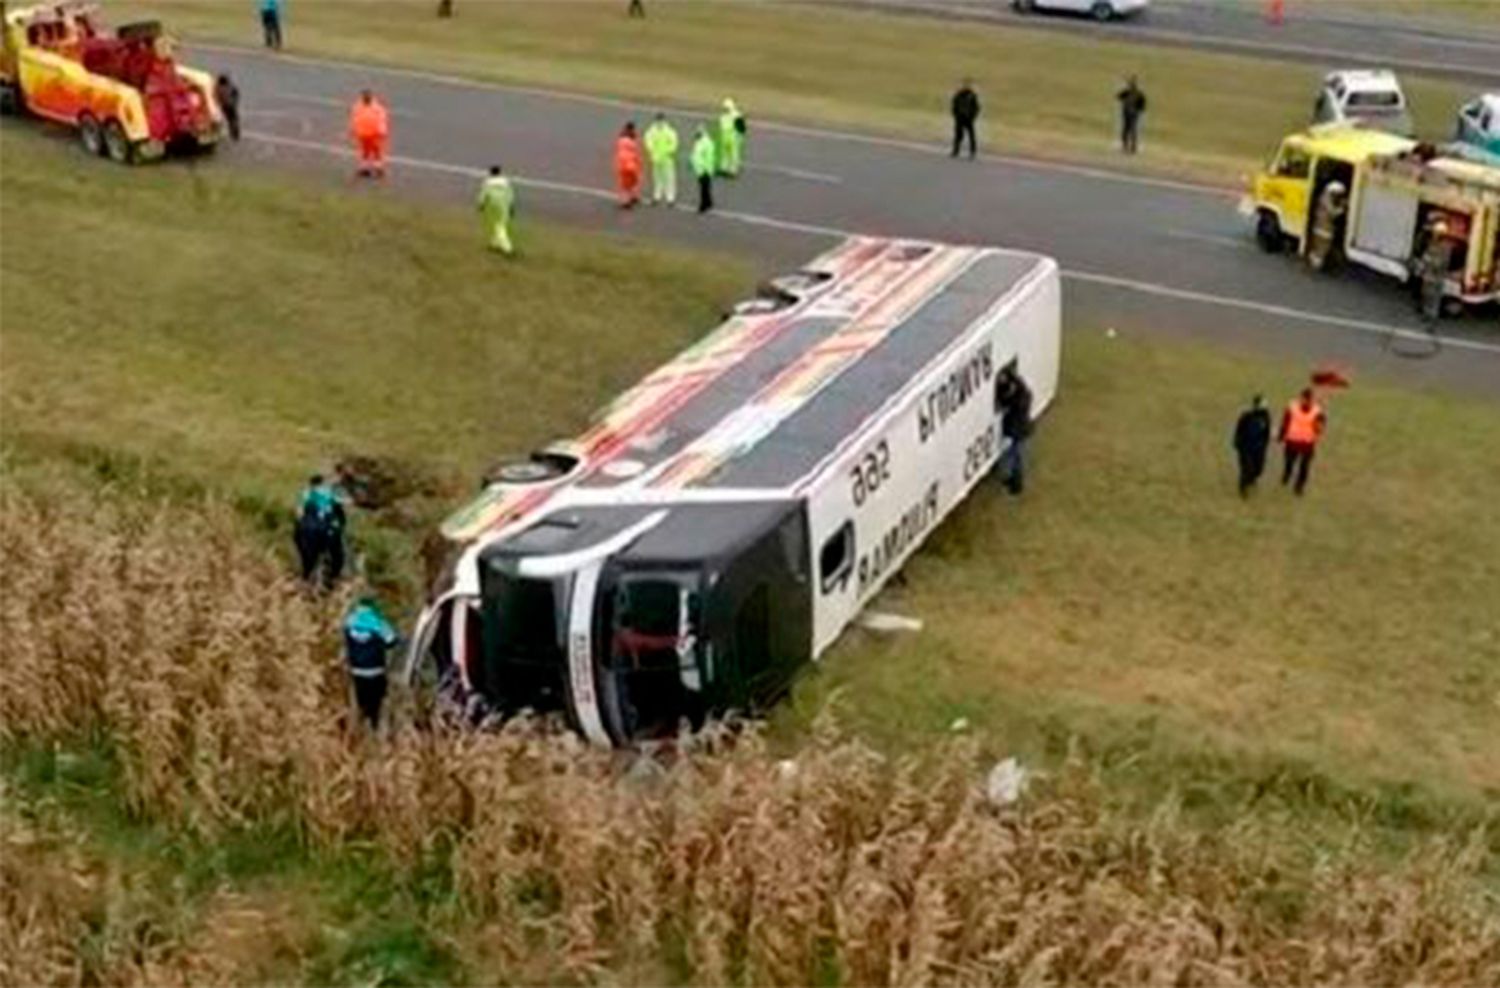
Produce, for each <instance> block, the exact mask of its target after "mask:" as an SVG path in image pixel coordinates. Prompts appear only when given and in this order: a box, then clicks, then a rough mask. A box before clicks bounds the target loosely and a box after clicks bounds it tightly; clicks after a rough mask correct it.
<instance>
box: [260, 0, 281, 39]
mask: <svg viewBox="0 0 1500 988" xmlns="http://www.w3.org/2000/svg"><path fill="white" fill-rule="evenodd" d="M260 28H261V33H262V34H263V35H265V42H266V47H267V48H269V49H271V50H272V51H281V0H260Z"/></svg>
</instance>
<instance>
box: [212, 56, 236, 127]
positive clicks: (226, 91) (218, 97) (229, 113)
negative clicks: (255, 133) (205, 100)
mask: <svg viewBox="0 0 1500 988" xmlns="http://www.w3.org/2000/svg"><path fill="white" fill-rule="evenodd" d="M214 101H215V102H217V103H218V104H219V112H221V113H223V114H224V125H225V126H226V127H228V128H229V139H230V140H233V141H237V140H239V139H240V87H238V86H236V85H235V84H234V80H233V79H231V78H229V75H228V73H222V74H220V76H219V78H218V79H217V80H216V81H215V82H214Z"/></svg>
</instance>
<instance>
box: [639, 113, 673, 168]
mask: <svg viewBox="0 0 1500 988" xmlns="http://www.w3.org/2000/svg"><path fill="white" fill-rule="evenodd" d="M678 143H679V142H678V139H677V128H675V127H673V126H672V125H671V124H669V123H667V121H665V120H657V121H655V122H654V123H652V124H651V126H649V127H647V128H646V154H647V155H648V156H650V158H651V160H652V161H653V162H660V163H661V164H667V163H668V162H670V161H671V160H672V159H673V158H675V157H677V146H678Z"/></svg>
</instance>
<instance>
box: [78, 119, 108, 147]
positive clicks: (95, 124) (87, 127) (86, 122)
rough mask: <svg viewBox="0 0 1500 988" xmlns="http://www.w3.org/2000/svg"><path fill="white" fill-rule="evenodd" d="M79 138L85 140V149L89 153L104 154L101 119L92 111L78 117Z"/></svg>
mask: <svg viewBox="0 0 1500 988" xmlns="http://www.w3.org/2000/svg"><path fill="white" fill-rule="evenodd" d="M78 139H79V140H80V141H81V142H83V149H84V150H85V151H87V152H88V153H89V154H92V155H97V156H103V154H104V131H103V130H102V129H100V127H99V121H98V120H97V119H95V117H94V115H93V114H92V113H85V114H83V115H82V116H80V117H79V118H78Z"/></svg>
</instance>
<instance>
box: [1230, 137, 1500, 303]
mask: <svg viewBox="0 0 1500 988" xmlns="http://www.w3.org/2000/svg"><path fill="white" fill-rule="evenodd" d="M1334 182H1339V183H1342V185H1343V186H1344V188H1345V190H1346V191H1347V192H1348V210H1347V213H1346V214H1345V216H1344V218H1343V219H1342V220H1341V221H1340V223H1339V229H1338V231H1337V236H1336V243H1337V246H1338V249H1339V251H1340V253H1341V254H1342V255H1343V257H1344V258H1345V259H1347V260H1348V261H1349V262H1351V263H1354V264H1358V265H1360V266H1362V267H1366V268H1369V269H1371V270H1373V271H1378V272H1380V273H1382V274H1385V275H1388V276H1390V277H1392V278H1396V279H1398V280H1400V281H1403V282H1404V281H1407V280H1409V279H1411V278H1412V277H1414V275H1415V273H1416V271H1417V270H1418V268H1419V261H1420V258H1421V255H1422V253H1423V251H1424V250H1425V248H1426V246H1427V245H1426V238H1427V237H1428V235H1429V233H1428V231H1430V230H1431V229H1432V228H1433V226H1434V221H1437V220H1441V221H1442V227H1443V229H1444V230H1446V236H1447V237H1449V238H1450V239H1451V240H1452V241H1453V244H1454V248H1455V249H1454V250H1453V251H1452V254H1451V258H1452V261H1451V263H1452V267H1451V268H1450V270H1449V272H1448V278H1447V282H1446V286H1445V288H1444V295H1445V297H1446V298H1447V299H1448V300H1449V303H1450V305H1449V307H1450V308H1457V307H1459V306H1461V305H1468V306H1477V305H1482V304H1486V303H1491V302H1494V301H1496V300H1497V299H1500V271H1497V268H1500V169H1497V168H1492V167H1488V166H1486V165H1484V164H1482V163H1479V162H1476V161H1465V160H1461V159H1459V158H1456V157H1453V156H1451V155H1447V154H1443V153H1442V152H1440V151H1439V150H1438V149H1437V148H1434V147H1432V146H1431V145H1422V144H1418V143H1417V142H1415V141H1410V140H1407V139H1406V138H1403V137H1399V136H1396V135H1392V134H1387V133H1383V132H1381V131H1378V130H1370V129H1365V128H1361V127H1352V126H1333V127H1314V128H1312V129H1310V130H1308V131H1304V132H1300V133H1296V134H1292V135H1289V136H1288V137H1286V138H1285V139H1284V140H1283V141H1282V142H1281V146H1280V147H1279V148H1278V149H1277V151H1276V154H1275V156H1274V157H1273V158H1272V159H1271V163H1270V165H1269V166H1268V167H1267V168H1266V169H1265V170H1263V171H1262V172H1261V173H1260V174H1258V175H1256V176H1255V178H1254V180H1253V184H1252V186H1251V189H1250V192H1249V194H1248V195H1247V196H1246V197H1245V198H1244V200H1243V201H1242V202H1241V205H1240V211H1241V213H1242V214H1243V215H1244V216H1245V217H1246V218H1247V219H1249V220H1250V221H1251V222H1252V223H1253V224H1254V227H1255V236H1256V240H1257V241H1258V242H1259V243H1260V245H1261V247H1262V248H1263V249H1265V250H1266V251H1268V252H1271V253H1280V252H1283V251H1287V250H1290V251H1292V252H1294V253H1296V254H1298V255H1299V256H1301V255H1305V254H1306V253H1307V250H1308V244H1309V240H1310V239H1311V237H1310V234H1311V232H1312V228H1313V224H1314V222H1315V220H1316V216H1315V213H1316V212H1317V209H1318V203H1319V202H1320V200H1321V198H1322V193H1323V190H1324V189H1326V188H1327V187H1328V186H1329V185H1330V184H1331V183H1334Z"/></svg>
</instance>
